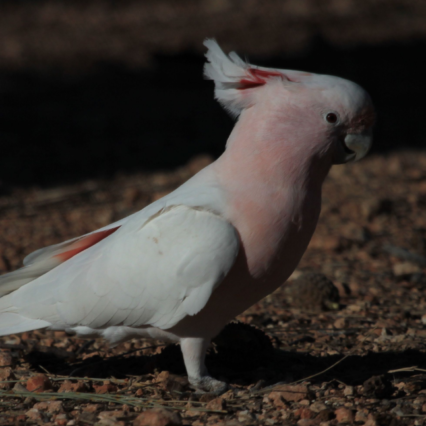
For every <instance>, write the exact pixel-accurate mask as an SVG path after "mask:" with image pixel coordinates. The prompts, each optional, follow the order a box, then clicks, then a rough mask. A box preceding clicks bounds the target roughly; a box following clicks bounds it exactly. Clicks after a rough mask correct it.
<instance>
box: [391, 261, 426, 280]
mask: <svg viewBox="0 0 426 426" xmlns="http://www.w3.org/2000/svg"><path fill="white" fill-rule="evenodd" d="M392 270H393V274H394V275H395V276H396V277H404V276H407V275H412V274H417V273H420V272H422V269H421V268H420V266H419V265H416V264H415V263H411V262H400V263H395V265H393V267H392Z"/></svg>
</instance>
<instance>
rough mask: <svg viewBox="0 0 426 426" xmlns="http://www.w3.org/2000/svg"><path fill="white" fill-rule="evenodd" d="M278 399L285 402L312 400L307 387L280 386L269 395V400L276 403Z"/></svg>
mask: <svg viewBox="0 0 426 426" xmlns="http://www.w3.org/2000/svg"><path fill="white" fill-rule="evenodd" d="M278 397H281V398H283V400H285V401H295V402H297V401H301V400H302V399H310V394H309V390H308V387H307V386H305V385H278V386H275V387H274V390H273V391H272V392H271V393H270V394H269V396H268V398H269V399H270V400H271V401H274V400H275V399H277V398H278Z"/></svg>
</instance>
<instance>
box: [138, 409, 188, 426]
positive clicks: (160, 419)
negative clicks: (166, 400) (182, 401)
mask: <svg viewBox="0 0 426 426" xmlns="http://www.w3.org/2000/svg"><path fill="white" fill-rule="evenodd" d="M181 424H182V420H181V417H180V415H179V414H178V413H174V412H173V411H170V410H165V409H159V410H147V411H144V412H143V413H142V414H140V415H139V416H138V417H136V419H135V420H134V421H133V426H180V425H181Z"/></svg>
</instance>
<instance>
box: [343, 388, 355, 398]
mask: <svg viewBox="0 0 426 426" xmlns="http://www.w3.org/2000/svg"><path fill="white" fill-rule="evenodd" d="M353 394H354V387H353V386H346V387H345V389H343V395H345V396H353Z"/></svg>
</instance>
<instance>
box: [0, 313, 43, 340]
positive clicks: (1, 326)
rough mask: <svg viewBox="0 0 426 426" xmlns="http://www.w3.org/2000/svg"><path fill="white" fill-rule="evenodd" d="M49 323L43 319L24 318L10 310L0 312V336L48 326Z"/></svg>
mask: <svg viewBox="0 0 426 426" xmlns="http://www.w3.org/2000/svg"><path fill="white" fill-rule="evenodd" d="M49 326H50V323H49V322H47V321H44V320H39V319H31V318H25V317H23V316H22V315H19V314H15V313H12V312H4V313H0V336H7V335H8V334H15V333H23V332H24V331H31V330H37V329H39V328H45V327H49Z"/></svg>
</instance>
